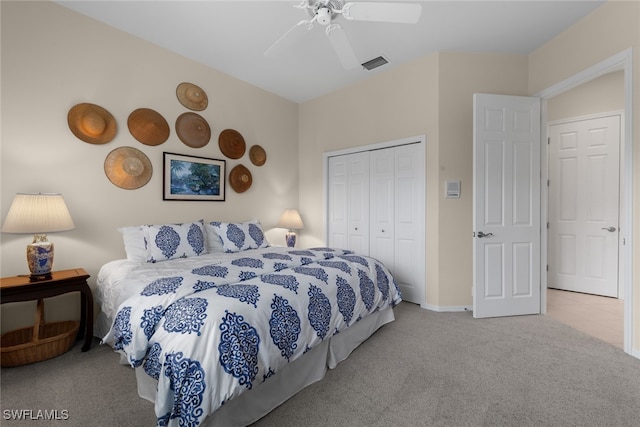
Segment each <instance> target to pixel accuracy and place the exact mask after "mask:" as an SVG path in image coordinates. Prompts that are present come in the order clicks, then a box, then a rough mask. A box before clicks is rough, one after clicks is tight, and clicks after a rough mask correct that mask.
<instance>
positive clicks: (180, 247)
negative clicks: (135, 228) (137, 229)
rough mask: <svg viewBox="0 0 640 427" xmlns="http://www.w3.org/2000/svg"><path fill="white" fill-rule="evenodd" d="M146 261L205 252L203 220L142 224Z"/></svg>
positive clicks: (164, 259)
mask: <svg viewBox="0 0 640 427" xmlns="http://www.w3.org/2000/svg"><path fill="white" fill-rule="evenodd" d="M142 230H143V232H144V235H145V243H146V245H147V262H158V261H166V260H168V259H174V258H189V257H193V256H198V255H203V254H206V253H207V247H206V243H205V237H204V222H203V221H198V222H192V223H185V224H164V225H144V226H142Z"/></svg>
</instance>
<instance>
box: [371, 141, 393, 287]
mask: <svg viewBox="0 0 640 427" xmlns="http://www.w3.org/2000/svg"><path fill="white" fill-rule="evenodd" d="M369 157H370V160H371V162H370V167H371V169H370V175H371V182H370V185H371V187H370V189H369V203H370V210H371V212H370V220H371V224H370V242H369V248H370V255H371V256H372V257H374V258H375V259H377V260H379V261H381V262H382V263H383V264H384V265H385V266H386V267H387V268H388V269H389V270H391V272H392V273H394V274H395V237H394V230H395V211H396V203H395V155H394V149H393V148H387V149H384V150H375V151H371V152H370V155H369ZM396 279H397V277H396Z"/></svg>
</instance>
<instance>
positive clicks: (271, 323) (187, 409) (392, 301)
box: [103, 247, 401, 426]
mask: <svg viewBox="0 0 640 427" xmlns="http://www.w3.org/2000/svg"><path fill="white" fill-rule="evenodd" d="M167 273H169V272H168V271H166V270H165V272H164V273H163V275H162V276H161V277H160V276H159V277H158V278H155V279H154V280H151V281H150V280H149V275H148V274H144V273H142V272H141V273H140V274H138V275H137V274H136V271H135V270H134V271H133V272H132V273H131V275H130V276H129V277H128V278H127V286H137V287H138V289H140V291H139V292H136V293H135V294H134V295H133V296H131V297H129V298H128V299H127V300H125V301H124V302H123V303H122V304H121V305H120V306H119V308H118V311H117V314H116V316H115V320H114V322H113V325H112V327H111V330H110V331H109V333H108V334H107V336H106V337H105V338H104V340H103V341H104V342H106V343H109V344H110V345H111V346H113V347H114V349H116V350H118V351H120V352H121V353H123V354H124V355H125V356H126V358H127V360H128V361H129V363H130V364H131V365H132V366H134V367H139V366H142V367H143V368H144V370H145V371H146V372H147V374H149V375H150V376H152V377H154V378H156V379H157V380H158V392H157V398H156V403H155V412H156V414H157V416H158V425H162V426H164V425H180V426H197V425H199V424H200V422H202V421H203V420H204V419H205V418H206V416H207V415H208V414H210V413H213V412H214V411H215V410H216V409H217V408H219V407H220V406H221V405H223V404H224V403H225V402H226V401H228V400H230V399H233V398H234V397H237V396H239V395H240V394H241V393H243V392H244V391H246V390H249V389H251V388H252V387H255V386H256V385H258V384H259V383H261V382H263V381H268V379H269V377H270V376H271V375H273V374H274V373H276V372H278V370H279V369H280V368H282V367H283V366H284V365H285V364H286V363H288V362H291V361H294V360H296V359H297V358H298V357H300V356H301V355H302V354H304V353H305V352H306V351H308V350H310V349H311V348H313V347H314V346H316V345H318V344H319V343H321V342H322V341H323V340H326V339H329V338H330V337H331V336H332V335H335V334H338V333H339V332H340V331H342V330H344V329H346V328H347V327H349V326H350V325H352V324H354V323H355V322H357V321H358V320H360V319H361V318H364V317H366V316H368V315H369V314H371V313H374V312H375V311H377V310H380V309H384V308H387V307H390V306H391V307H393V306H395V305H396V304H397V303H399V302H400V301H401V297H400V292H399V290H398V288H397V286H396V284H395V282H394V280H393V277H392V276H391V274H390V273H389V271H388V270H387V269H386V268H385V267H384V265H382V264H381V263H380V262H378V261H376V260H375V259H373V258H369V257H364V256H359V255H355V254H353V253H351V252H349V251H343V250H338V249H330V248H315V249H308V250H293V249H289V248H276V247H272V248H268V249H265V250H261V251H246V252H244V253H242V254H241V255H239V256H237V257H234V258H233V259H232V260H230V261H228V262H221V261H215V262H214V261H212V262H211V263H210V264H203V265H201V266H199V267H190V268H189V269H187V270H186V271H185V270H175V271H171V272H170V274H167Z"/></svg>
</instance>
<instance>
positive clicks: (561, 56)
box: [529, 1, 640, 357]
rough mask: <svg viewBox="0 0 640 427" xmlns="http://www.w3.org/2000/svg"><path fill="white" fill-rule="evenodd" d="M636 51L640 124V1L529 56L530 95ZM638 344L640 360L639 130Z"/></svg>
mask: <svg viewBox="0 0 640 427" xmlns="http://www.w3.org/2000/svg"><path fill="white" fill-rule="evenodd" d="M628 48H632V49H633V64H632V67H633V75H632V84H633V88H634V90H633V94H632V96H633V99H632V103H633V106H634V110H633V116H632V117H625V120H626V121H629V120H631V121H632V123H633V124H636V125H637V124H638V123H640V108H639V106H640V90H638V88H640V2H638V1H609V2H607V3H605V4H604V5H603V6H601V7H599V8H598V9H596V10H595V11H594V12H593V13H591V14H589V15H587V16H586V17H585V18H584V19H582V20H581V21H580V22H578V23H577V24H575V25H573V26H572V27H571V28H569V29H567V30H566V31H564V32H563V33H561V34H560V35H559V36H557V37H555V38H554V39H553V40H551V41H550V42H548V43H547V44H546V45H544V46H542V47H541V48H539V49H538V50H536V51H535V52H533V53H532V54H531V55H530V56H529V78H530V79H529V93H531V94H534V93H538V92H540V91H542V90H544V89H546V88H549V87H551V86H552V85H554V84H557V83H558V82H562V81H564V80H566V79H568V78H569V77H571V76H574V75H576V74H578V73H580V72H581V71H583V70H586V69H588V68H589V67H592V66H594V65H596V64H598V63H600V62H602V61H605V60H606V59H608V58H611V57H612V56H614V55H616V54H618V53H620V52H623V51H624V50H626V49H628ZM633 132H634V133H633V138H632V145H633V182H634V183H635V185H634V188H633V259H632V260H629V262H630V263H631V265H632V266H634V267H636V268H635V269H634V270H635V271H634V279H633V299H634V301H633V313H634V316H633V321H632V323H633V330H634V336H633V342H632V352H633V353H634V354H635V355H636V356H638V357H640V273H639V272H638V268H637V266H639V265H640V185H637V183H639V182H640V129H639V128H638V126H634V129H633Z"/></svg>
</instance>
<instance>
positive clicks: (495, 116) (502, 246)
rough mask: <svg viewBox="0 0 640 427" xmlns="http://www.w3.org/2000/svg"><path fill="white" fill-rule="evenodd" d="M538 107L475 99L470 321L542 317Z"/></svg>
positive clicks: (500, 98) (528, 101)
mask: <svg viewBox="0 0 640 427" xmlns="http://www.w3.org/2000/svg"><path fill="white" fill-rule="evenodd" d="M539 200H540V99H539V98H532V97H520V96H505V95H490V94H475V95H474V114H473V221H474V223H473V231H474V244H473V259H474V267H473V282H474V283H473V316H474V317H495V316H511V315H522V314H537V313H540V232H541V230H540V205H539Z"/></svg>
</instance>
